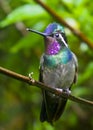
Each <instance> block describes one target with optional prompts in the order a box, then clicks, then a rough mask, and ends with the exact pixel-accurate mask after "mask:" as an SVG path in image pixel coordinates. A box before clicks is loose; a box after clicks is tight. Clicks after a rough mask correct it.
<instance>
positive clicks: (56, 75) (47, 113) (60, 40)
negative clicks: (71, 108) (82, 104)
mask: <svg viewBox="0 0 93 130" xmlns="http://www.w3.org/2000/svg"><path fill="white" fill-rule="evenodd" d="M27 30H28V31H31V32H34V33H37V34H39V35H41V36H43V37H44V45H45V51H44V53H43V54H42V56H41V59H40V76H39V81H40V82H43V83H44V84H45V85H48V86H51V87H52V88H56V89H60V90H61V91H64V92H67V93H68V94H69V93H70V92H71V86H72V85H73V83H76V80H77V68H78V61H77V58H76V56H75V54H74V53H73V52H72V51H71V50H70V49H69V47H68V43H67V38H66V35H65V31H64V27H63V26H61V25H60V24H59V23H56V22H54V23H51V24H49V25H48V26H47V28H46V29H45V31H44V32H39V31H36V30H32V29H30V28H28V29H27ZM42 95H43V101H42V107H41V113H40V121H41V122H44V121H47V122H49V123H50V124H53V123H54V122H55V121H57V120H58V119H59V118H60V116H61V115H62V113H63V111H64V108H65V106H66V103H67V98H62V97H60V96H58V95H56V94H53V93H51V92H49V91H47V90H44V89H43V90H42Z"/></svg>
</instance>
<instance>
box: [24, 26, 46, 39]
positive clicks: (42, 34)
mask: <svg viewBox="0 0 93 130" xmlns="http://www.w3.org/2000/svg"><path fill="white" fill-rule="evenodd" d="M26 30H27V31H30V32H33V33H37V34H39V35H41V36H43V37H46V36H48V35H47V34H46V33H42V32H39V31H36V30H33V29H30V28H27V29H26Z"/></svg>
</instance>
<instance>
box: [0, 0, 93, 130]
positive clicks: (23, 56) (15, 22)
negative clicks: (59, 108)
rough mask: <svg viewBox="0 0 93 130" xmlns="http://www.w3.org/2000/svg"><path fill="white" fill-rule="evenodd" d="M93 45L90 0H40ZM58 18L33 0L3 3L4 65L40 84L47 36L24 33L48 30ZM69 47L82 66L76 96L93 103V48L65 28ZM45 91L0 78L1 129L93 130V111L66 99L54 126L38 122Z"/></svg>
mask: <svg viewBox="0 0 93 130" xmlns="http://www.w3.org/2000/svg"><path fill="white" fill-rule="evenodd" d="M42 1H43V2H44V3H45V4H47V5H48V6H49V7H51V8H52V9H53V10H54V11H56V12H57V13H58V14H59V15H60V17H62V18H63V19H64V20H65V21H67V22H68V23H69V24H70V25H71V26H72V27H74V28H75V29H79V30H81V31H82V32H83V33H84V34H85V37H87V38H89V39H90V40H91V41H92V42H93V1H92V0H42ZM54 21H55V19H54V18H53V17H52V16H51V15H50V14H48V13H47V12H46V11H45V10H44V9H43V8H42V7H41V6H40V5H39V4H37V3H36V2H35V1H34V0H0V66H2V67H5V68H7V69H10V70H12V71H15V72H17V73H20V74H23V75H26V76H28V74H29V73H30V72H34V75H33V77H34V78H35V79H37V80H38V75H39V60H40V56H41V54H42V53H43V51H44V44H43V38H42V37H41V36H38V35H36V34H33V33H30V32H27V31H26V28H27V27H31V28H33V29H36V30H39V31H41V32H42V31H44V29H45V28H46V26H47V25H48V24H49V23H51V22H54ZM65 32H66V35H67V38H68V43H69V47H70V49H71V50H72V51H73V52H74V53H75V54H76V55H77V57H78V62H79V70H78V71H79V72H78V73H79V76H78V82H77V84H76V85H74V86H73V88H72V93H73V95H75V96H80V97H83V98H85V99H89V100H93V48H89V47H88V45H87V44H86V43H84V42H81V41H80V39H79V38H77V37H76V36H75V35H73V34H72V32H71V31H70V30H69V29H68V28H66V27H65ZM41 101H42V96H41V90H40V89H39V88H37V87H33V86H29V85H27V84H25V83H23V82H20V81H17V80H15V79H12V78H10V77H8V76H5V75H1V74H0V130H82V129H84V130H93V107H89V106H86V105H82V104H77V103H75V102H71V101H68V103H67V106H66V109H65V111H64V113H63V116H62V117H61V118H60V119H59V120H58V121H57V122H56V123H55V125H54V127H52V126H51V125H50V124H48V123H47V122H45V123H41V122H40V120H39V114H40V108H41Z"/></svg>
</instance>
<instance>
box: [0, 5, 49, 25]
mask: <svg viewBox="0 0 93 130" xmlns="http://www.w3.org/2000/svg"><path fill="white" fill-rule="evenodd" d="M45 14H46V12H45V11H44V9H42V8H41V7H40V6H38V5H24V6H21V7H18V8H17V9H15V10H13V11H12V12H11V13H10V14H9V15H8V16H7V17H6V18H5V19H4V20H3V21H1V23H0V27H5V26H8V25H10V24H13V23H16V22H18V21H22V20H26V19H29V18H34V17H41V16H42V17H43V16H45Z"/></svg>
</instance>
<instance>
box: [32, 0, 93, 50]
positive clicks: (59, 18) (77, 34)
mask: <svg viewBox="0 0 93 130" xmlns="http://www.w3.org/2000/svg"><path fill="white" fill-rule="evenodd" d="M34 1H35V2H37V3H38V4H39V5H41V6H42V7H43V8H44V9H45V10H46V11H47V12H48V13H49V14H51V16H52V17H53V18H54V19H56V20H57V21H58V22H59V23H61V24H63V25H64V26H66V27H67V28H69V29H70V30H71V31H72V32H73V34H75V35H76V36H77V37H78V38H79V39H81V41H83V42H85V43H87V45H88V46H89V47H90V48H92V49H93V43H92V42H91V41H90V40H89V39H88V38H87V37H86V36H85V35H84V34H83V33H82V32H81V31H80V30H76V29H75V28H73V27H72V26H70V25H69V24H68V23H67V22H66V21H65V20H64V19H63V18H62V16H61V17H60V15H58V14H57V13H56V11H54V10H53V9H52V8H50V7H49V6H47V5H46V4H45V3H43V2H42V1H41V0H34Z"/></svg>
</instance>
